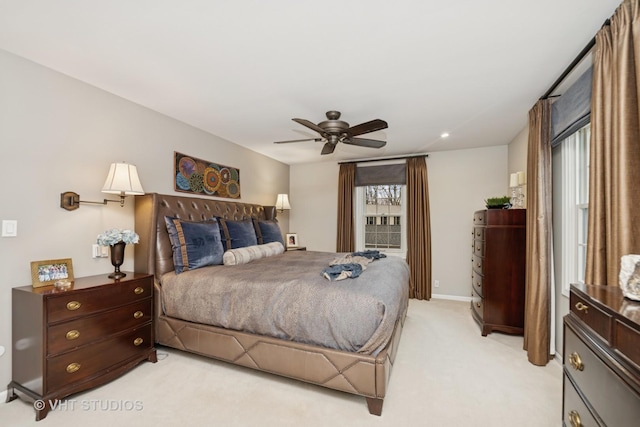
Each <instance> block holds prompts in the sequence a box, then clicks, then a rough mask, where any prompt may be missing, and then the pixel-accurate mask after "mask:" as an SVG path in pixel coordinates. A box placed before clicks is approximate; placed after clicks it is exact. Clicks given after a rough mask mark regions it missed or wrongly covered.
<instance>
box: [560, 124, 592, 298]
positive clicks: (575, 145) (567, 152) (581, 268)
mask: <svg viewBox="0 0 640 427" xmlns="http://www.w3.org/2000/svg"><path fill="white" fill-rule="evenodd" d="M590 136H591V126H590V125H586V126H585V127H583V128H581V129H579V130H578V131H577V132H576V133H574V134H573V135H571V136H569V137H567V138H566V139H565V140H564V141H563V142H562V143H561V144H560V145H559V148H560V150H561V154H560V156H561V162H562V174H561V177H562V178H561V179H562V184H561V191H562V203H563V205H562V264H563V265H562V280H563V284H562V286H563V293H564V294H565V295H567V296H568V295H569V285H570V284H571V283H576V282H581V283H584V278H585V270H586V259H587V218H588V214H589V138H590Z"/></svg>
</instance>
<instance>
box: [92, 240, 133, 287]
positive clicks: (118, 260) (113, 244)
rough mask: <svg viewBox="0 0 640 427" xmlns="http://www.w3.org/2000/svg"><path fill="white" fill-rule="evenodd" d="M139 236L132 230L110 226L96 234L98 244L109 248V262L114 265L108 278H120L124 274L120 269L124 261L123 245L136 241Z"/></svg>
mask: <svg viewBox="0 0 640 427" xmlns="http://www.w3.org/2000/svg"><path fill="white" fill-rule="evenodd" d="M139 240H140V237H139V236H138V233H136V232H135V231H133V230H120V229H118V228H112V229H110V230H107V231H105V232H104V233H102V234H100V235H98V240H97V243H98V244H99V245H100V246H109V247H110V249H111V264H112V265H113V266H114V267H115V271H114V272H113V273H112V274H110V275H109V276H108V277H109V278H110V279H115V280H118V279H121V278H123V277H125V276H126V274H125V273H123V272H121V271H120V266H121V265H122V263H123V262H124V248H125V245H127V244H129V243H132V244H135V243H138V241H139Z"/></svg>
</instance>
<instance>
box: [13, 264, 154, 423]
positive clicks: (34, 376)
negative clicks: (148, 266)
mask: <svg viewBox="0 0 640 427" xmlns="http://www.w3.org/2000/svg"><path fill="white" fill-rule="evenodd" d="M12 338H13V339H12V341H13V346H12V348H13V350H12V357H13V366H12V381H11V382H10V383H9V385H8V387H7V402H10V401H12V400H14V399H16V398H17V397H19V396H18V394H16V391H18V392H22V393H24V394H25V395H27V396H29V397H30V398H31V399H34V400H39V401H40V402H39V403H41V405H40V404H34V408H35V409H36V421H39V420H41V419H43V418H45V417H46V416H47V413H48V412H49V410H50V409H51V402H55V401H56V400H58V399H62V398H64V397H66V396H69V395H71V394H74V393H77V392H80V391H83V390H87V389H90V388H93V387H96V386H98V385H102V384H104V383H106V382H108V381H111V380H113V379H114V378H117V377H118V376H120V375H122V374H124V373H126V372H127V371H129V370H131V369H132V368H133V367H134V366H136V365H137V364H138V363H140V362H142V361H143V360H148V361H150V362H154V363H155V362H156V361H157V358H156V350H155V348H154V347H153V344H154V332H153V276H151V275H148V274H139V273H130V272H127V275H126V277H124V278H122V279H120V280H112V279H109V278H108V277H107V274H106V273H105V274H101V275H98V276H91V277H82V278H76V279H75V280H74V281H73V285H72V286H71V288H70V289H68V290H64V291H61V290H57V289H55V288H54V287H53V286H46V287H41V288H33V287H32V286H23V287H19V288H13V289H12Z"/></svg>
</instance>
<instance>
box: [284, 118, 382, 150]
mask: <svg viewBox="0 0 640 427" xmlns="http://www.w3.org/2000/svg"><path fill="white" fill-rule="evenodd" d="M292 120H293V121H294V122H296V123H300V124H301V125H302V126H306V127H308V128H309V129H312V130H314V131H316V132H318V133H319V134H320V136H321V138H306V139H292V140H290V141H276V142H275V143H274V144H287V143H290V142H301V141H326V143H325V144H324V146H323V147H322V152H321V153H320V154H331V153H333V150H335V149H336V145H337V144H338V142H343V143H345V144H351V145H359V146H361V147H370V148H382V147H384V146H385V145H386V143H387V141H379V140H377V139H367V138H356V136H358V135H362V134H365V133H370V132H375V131H377V130H382V129H386V128H387V127H388V125H387V122H385V121H384V120H380V119H374V120H371V121H368V122H365V123H361V124H359V125H357V126H352V127H349V123H347V122H344V121H342V120H340V112H339V111H327V120H325V121H323V122H320V123H318V124H317V125H316V124H314V123H312V122H310V121H309V120H305V119H292Z"/></svg>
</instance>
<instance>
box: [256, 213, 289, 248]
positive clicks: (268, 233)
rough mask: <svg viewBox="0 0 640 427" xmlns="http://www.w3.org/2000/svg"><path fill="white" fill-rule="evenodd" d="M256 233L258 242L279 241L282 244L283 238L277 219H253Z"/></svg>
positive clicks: (260, 243)
mask: <svg viewBox="0 0 640 427" xmlns="http://www.w3.org/2000/svg"><path fill="white" fill-rule="evenodd" d="M253 224H254V225H255V229H256V234H257V236H258V244H259V245H262V244H266V243H272V242H280V243H282V246H284V239H283V238H282V232H281V231H280V225H278V221H273V220H257V219H256V220H254V221H253Z"/></svg>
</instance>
